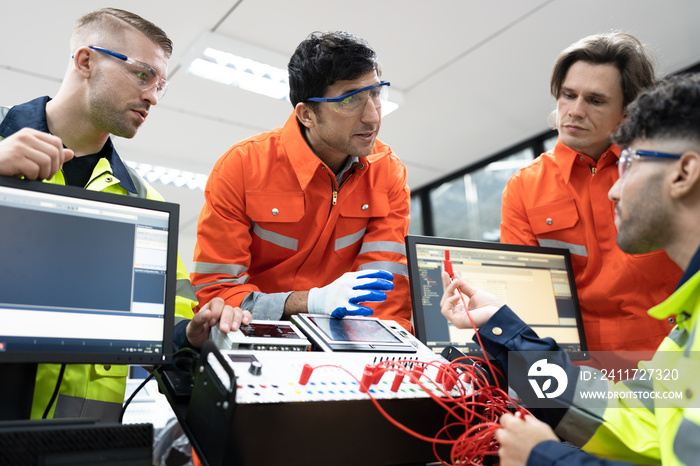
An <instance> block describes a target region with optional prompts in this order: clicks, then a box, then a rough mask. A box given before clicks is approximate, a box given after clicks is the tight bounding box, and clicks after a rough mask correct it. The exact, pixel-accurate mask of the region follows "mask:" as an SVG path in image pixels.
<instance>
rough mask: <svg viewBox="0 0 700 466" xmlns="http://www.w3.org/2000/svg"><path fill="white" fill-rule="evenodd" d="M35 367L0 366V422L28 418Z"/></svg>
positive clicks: (19, 365)
mask: <svg viewBox="0 0 700 466" xmlns="http://www.w3.org/2000/svg"><path fill="white" fill-rule="evenodd" d="M37 366H38V364H36V363H14V362H13V363H2V364H0V380H1V381H2V382H1V383H0V421H16V420H21V419H29V418H30V416H31V413H32V401H33V399H34V382H35V380H36V370H37Z"/></svg>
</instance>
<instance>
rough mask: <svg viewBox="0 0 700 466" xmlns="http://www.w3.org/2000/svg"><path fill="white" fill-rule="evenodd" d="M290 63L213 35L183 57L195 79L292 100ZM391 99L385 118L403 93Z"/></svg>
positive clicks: (394, 93) (385, 107)
mask: <svg viewBox="0 0 700 466" xmlns="http://www.w3.org/2000/svg"><path fill="white" fill-rule="evenodd" d="M248 57H250V58H248ZM287 61H288V57H284V56H283V55H281V54H278V53H275V52H272V51H270V50H266V49H264V48H261V47H257V46H254V45H251V44H247V43H244V42H240V41H237V40H235V39H231V38H228V37H225V36H221V35H219V34H215V33H211V32H207V33H204V34H203V35H201V36H200V37H199V39H197V41H196V42H195V44H194V45H193V46H192V47H190V49H189V51H188V52H187V53H186V55H185V56H184V57H183V63H189V65H188V67H187V73H189V74H191V75H193V76H197V77H200V78H204V79H209V80H211V81H215V82H218V83H221V84H226V85H229V86H235V87H238V88H240V89H244V90H246V91H250V92H255V93H257V94H261V95H264V96H267V97H272V98H273V99H279V100H287V101H289V75H288V72H287V68H286V64H287ZM389 98H390V99H391V100H389V101H388V102H385V103H384V104H383V105H382V116H386V115H388V114H390V113H391V112H393V111H394V110H396V109H397V108H398V107H399V105H400V104H402V103H403V94H402V93H401V92H400V91H397V90H395V89H391V88H390V89H389Z"/></svg>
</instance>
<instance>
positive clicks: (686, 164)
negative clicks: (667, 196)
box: [671, 151, 700, 199]
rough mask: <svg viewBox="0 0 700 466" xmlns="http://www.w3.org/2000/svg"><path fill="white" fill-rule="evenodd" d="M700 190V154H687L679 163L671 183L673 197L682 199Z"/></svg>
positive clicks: (689, 152)
mask: <svg viewBox="0 0 700 466" xmlns="http://www.w3.org/2000/svg"><path fill="white" fill-rule="evenodd" d="M699 189H700V154H699V153H697V152H695V151H688V152H685V153H684V154H683V155H682V156H681V159H680V160H679V162H678V165H677V168H676V170H675V171H674V173H673V181H672V182H671V196H672V197H673V198H676V199H678V198H682V197H684V196H687V195H688V194H690V193H692V192H694V191H698V190H699Z"/></svg>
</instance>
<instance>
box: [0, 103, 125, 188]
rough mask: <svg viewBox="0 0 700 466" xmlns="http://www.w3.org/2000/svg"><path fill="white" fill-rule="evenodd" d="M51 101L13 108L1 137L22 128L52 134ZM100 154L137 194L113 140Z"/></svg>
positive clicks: (0, 126) (1, 128)
mask: <svg viewBox="0 0 700 466" xmlns="http://www.w3.org/2000/svg"><path fill="white" fill-rule="evenodd" d="M49 100H51V98H50V97H48V96H44V97H38V98H36V99H34V100H31V101H29V102H26V103H24V104H20V105H15V106H14V107H12V108H11V109H10V111H9V112H8V113H7V115H6V116H5V119H4V120H3V121H2V123H0V137H3V138H6V137H8V136H11V135H13V134H15V133H16V132H17V131H19V130H20V129H22V128H33V129H36V130H37V131H42V132H44V133H50V131H49V125H48V123H47V122H46V104H47V103H48V101H49ZM99 153H100V154H101V155H102V157H104V158H105V159H107V161H108V162H109V165H110V166H111V167H112V173H113V174H114V176H115V177H116V178H117V179H118V180H119V185H120V186H121V187H122V188H124V189H126V190H127V191H129V192H131V193H134V194H136V193H137V190H136V186H135V185H134V182H133V180H132V179H131V176H129V171H128V170H127V168H126V166H125V165H124V162H122V159H121V158H120V157H119V154H117V151H116V149H115V148H114V146H113V145H112V138H107V142H106V143H105V145H104V146H103V147H102V149H100V152H99Z"/></svg>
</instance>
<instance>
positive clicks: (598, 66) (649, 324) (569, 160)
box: [501, 32, 681, 364]
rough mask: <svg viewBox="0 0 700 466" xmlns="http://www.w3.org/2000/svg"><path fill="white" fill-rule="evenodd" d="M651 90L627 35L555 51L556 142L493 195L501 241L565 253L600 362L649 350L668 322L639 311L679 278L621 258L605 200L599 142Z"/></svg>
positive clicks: (605, 163) (657, 256) (638, 49)
mask: <svg viewBox="0 0 700 466" xmlns="http://www.w3.org/2000/svg"><path fill="white" fill-rule="evenodd" d="M653 83H654V67H653V64H652V61H651V59H650V58H649V57H648V56H647V53H646V52H645V50H644V47H643V45H642V44H641V43H640V42H639V40H637V39H636V38H635V37H633V36H631V35H629V34H625V33H619V32H618V33H610V34H601V35H594V36H590V37H586V38H584V39H581V40H580V41H578V42H576V43H574V44H572V45H571V46H570V47H568V48H567V49H565V50H564V51H563V52H562V53H561V54H560V56H559V58H558V59H557V61H556V63H555V65H554V69H553V72H552V78H551V91H552V95H553V96H554V98H555V99H556V100H557V110H556V128H557V130H558V132H559V140H558V141H557V144H556V146H555V147H554V149H553V150H551V151H549V152H545V153H544V154H542V155H541V156H540V157H538V158H537V159H535V161H534V162H532V163H531V164H530V165H528V166H526V167H524V168H522V169H521V170H520V171H518V172H517V173H516V174H515V175H513V177H512V178H511V179H510V180H509V181H508V184H507V185H506V188H505V190H504V191H503V209H502V214H501V218H502V220H501V241H502V242H504V243H515V244H529V245H539V246H549V247H561V248H567V249H569V251H570V253H571V260H572V263H573V268H574V275H575V279H576V287H577V291H578V297H579V301H580V304H581V311H582V316H583V324H584V329H585V332H586V339H587V342H588V349H589V350H590V351H594V352H601V351H606V352H607V353H606V356H612V352H613V351H616V352H622V351H644V350H650V351H652V350H653V349H654V348H656V347H657V346H658V345H659V343H660V342H661V340H662V339H663V338H664V337H665V336H666V335H667V334H668V332H669V330H670V329H671V327H672V326H673V323H674V322H673V319H669V320H668V321H667V322H663V321H656V320H654V319H651V318H650V317H649V316H647V315H646V310H647V309H648V308H650V307H651V306H653V305H655V304H658V303H659V302H661V301H662V300H663V299H665V298H666V297H667V296H668V295H669V294H670V293H671V292H672V291H673V285H674V284H675V283H676V282H677V281H678V278H679V277H680V274H681V271H680V269H679V268H678V267H677V266H676V265H675V264H674V263H673V262H672V261H671V260H670V259H669V258H668V256H667V254H666V253H665V252H664V251H656V252H651V253H649V254H645V255H635V256H632V255H629V254H626V253H624V252H622V251H621V250H620V248H619V247H617V245H616V244H615V225H614V223H613V217H614V215H613V205H612V203H610V201H609V200H608V199H607V192H608V190H609V189H610V187H611V186H612V185H613V184H614V183H615V181H616V180H617V178H618V174H617V163H618V160H619V156H620V148H619V146H617V145H615V144H612V143H611V142H610V139H609V136H610V134H611V133H614V132H615V130H616V129H617V127H618V125H619V124H620V123H621V121H622V119H623V117H624V115H625V112H624V108H625V106H626V105H627V104H628V103H629V102H630V101H632V100H633V99H634V97H635V96H636V95H637V94H638V93H639V91H640V90H642V88H644V87H648V86H650V85H652V84H653ZM628 354H630V357H632V356H631V353H628ZM596 356H603V355H602V354H601V353H598V354H597V355H596ZM625 356H626V354H623V353H619V354H618V356H617V357H619V358H620V360H619V361H616V363H621V364H624V360H625V359H626V358H625ZM606 359H609V358H606ZM634 362H635V363H636V361H634Z"/></svg>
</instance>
